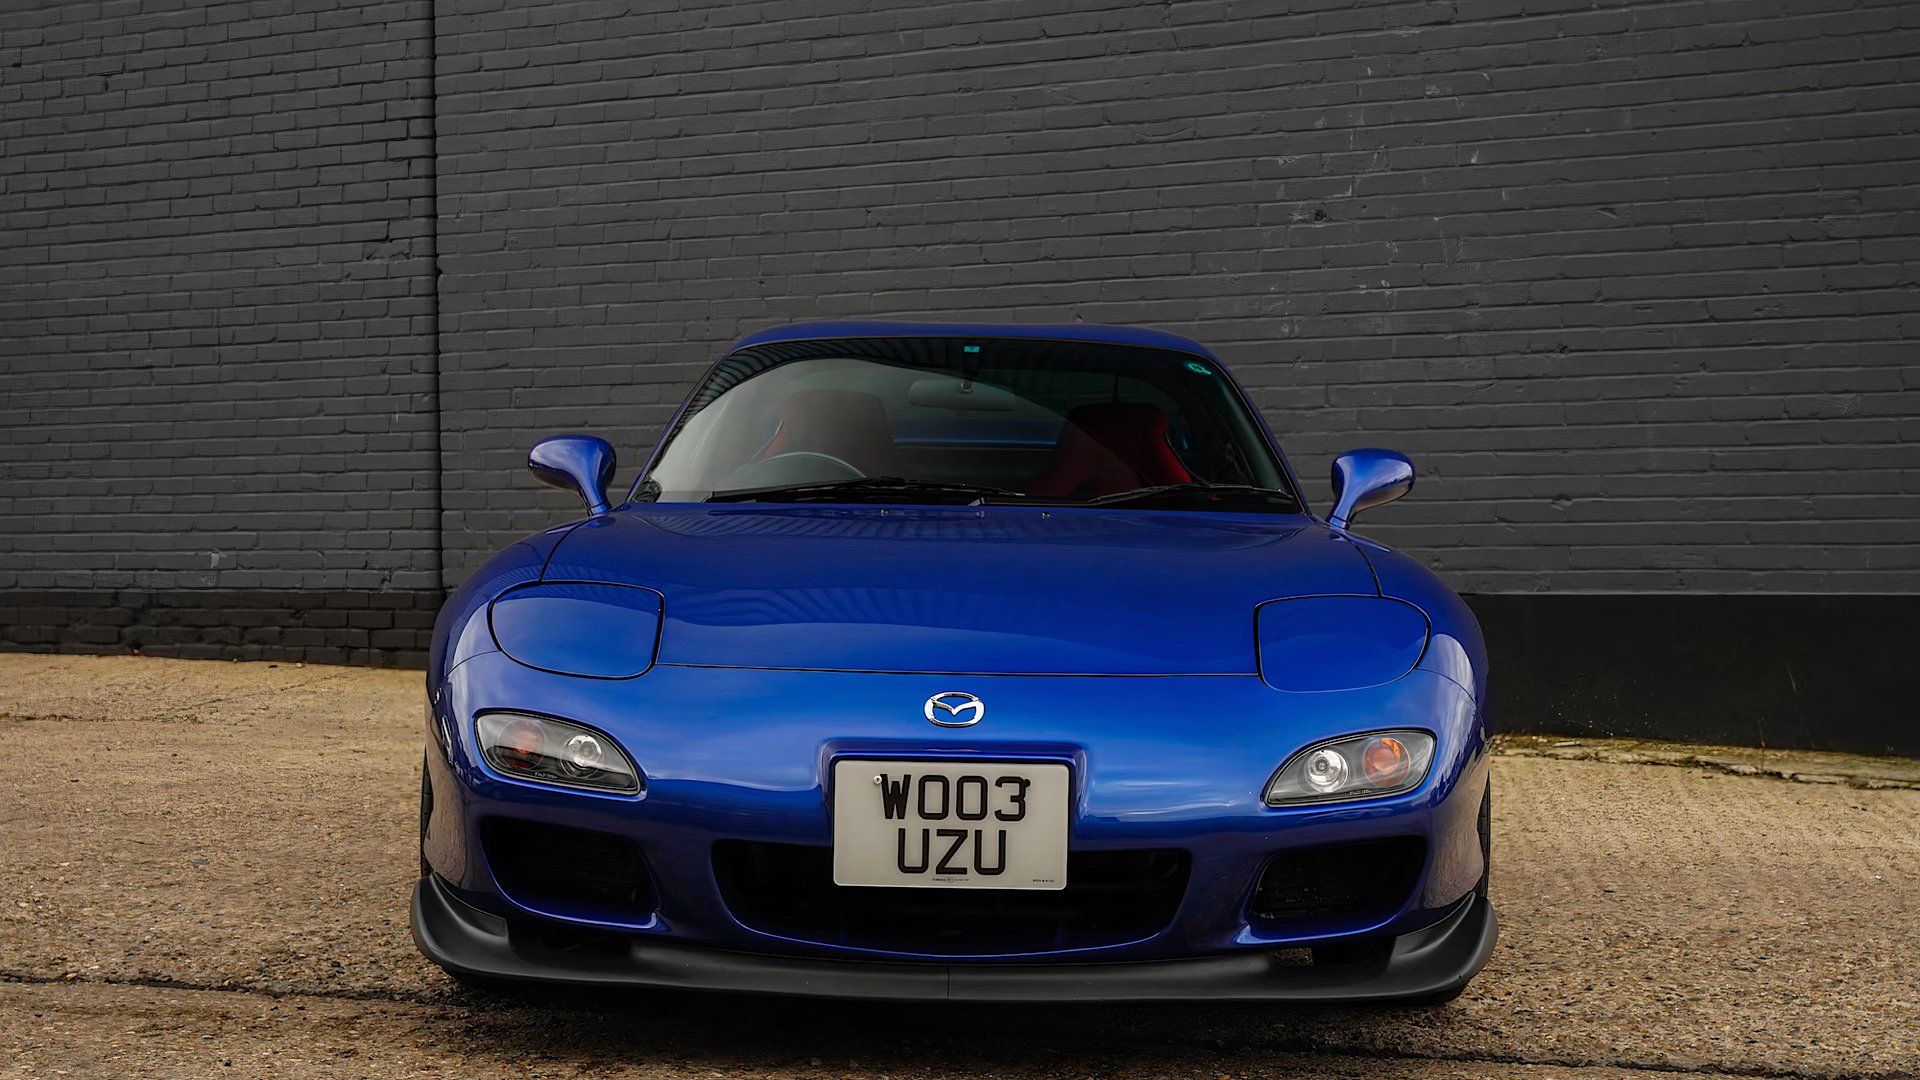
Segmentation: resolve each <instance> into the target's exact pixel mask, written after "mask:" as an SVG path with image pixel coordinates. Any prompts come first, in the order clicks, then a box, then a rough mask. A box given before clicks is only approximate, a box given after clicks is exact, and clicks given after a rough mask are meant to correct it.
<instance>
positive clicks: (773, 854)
mask: <svg viewBox="0 0 1920 1080" xmlns="http://www.w3.org/2000/svg"><path fill="white" fill-rule="evenodd" d="M1189 863H1190V859H1189V857H1188V855H1187V853H1186V852H1185V851H1182V850H1179V849H1177V848H1165V849H1155V850H1150V851H1087V852H1074V853H1071V854H1069V855H1068V857H1067V887H1066V888H1064V889H1060V890H1057V891H1051V892H1047V891H1039V890H1012V889H889V888H849V887H843V886H840V885H835V884H834V883H833V849H832V848H827V847H813V846H809V845H801V844H764V843H756V842H751V841H742V840H726V841H722V842H720V843H718V844H716V845H714V849H713V864H714V872H715V876H716V877H717V878H718V879H719V882H720V890H721V894H722V896H723V897H724V899H725V900H726V903H727V908H728V910H730V911H731V912H732V913H733V916H734V918H736V919H738V920H740V922H741V923H743V924H745V925H747V926H750V927H752V928H754V929H756V930H759V931H761V932H763V933H769V934H777V935H779V936H781V937H788V938H795V939H798V940H803V941H814V942H820V943H822V944H827V945H842V946H847V947H851V948H869V949H891V950H897V951H902V952H917V953H926V954H929V955H937V956H967V955H991V954H1006V953H1026V952H1049V951H1054V950H1060V949H1081V948H1091V947H1096V946H1101V945H1118V944H1121V943H1124V942H1129V941H1139V940H1140V939H1142V938H1148V937H1152V936H1153V935H1154V934H1157V933H1159V932H1160V931H1161V930H1164V929H1165V928H1166V926H1167V924H1168V923H1170V922H1172V921H1173V915H1174V912H1175V910H1176V909H1177V908H1178V907H1179V906H1180V898H1181V896H1182V895H1184V894H1185V892H1186V888H1187V870H1188V866H1189Z"/></svg>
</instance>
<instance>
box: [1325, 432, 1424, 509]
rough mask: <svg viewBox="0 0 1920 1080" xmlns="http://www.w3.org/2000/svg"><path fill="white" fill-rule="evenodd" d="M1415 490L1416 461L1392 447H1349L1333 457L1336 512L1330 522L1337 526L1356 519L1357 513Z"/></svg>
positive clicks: (1334, 504) (1334, 506) (1382, 504)
mask: <svg viewBox="0 0 1920 1080" xmlns="http://www.w3.org/2000/svg"><path fill="white" fill-rule="evenodd" d="M1412 490H1413V462H1411V461H1408V460H1407V456H1406V455H1405V454H1397V453H1394V452H1393V451H1392V450H1349V451H1347V452H1346V453H1344V454H1341V455H1340V456H1339V457H1337V458H1334V459H1333V513H1332V514H1330V515H1328V517H1327V522H1328V524H1330V525H1332V526H1333V527H1334V528H1336V529H1344V528H1346V527H1347V526H1348V525H1350V524H1352V523H1353V516H1354V515H1355V514H1358V513H1359V512H1360V511H1362V510H1371V509H1373V508H1374V507H1376V506H1384V505H1385V504H1387V503H1390V502H1392V501H1393V500H1395V499H1397V498H1399V497H1400V496H1402V495H1405V494H1406V493H1407V492H1409V491H1412Z"/></svg>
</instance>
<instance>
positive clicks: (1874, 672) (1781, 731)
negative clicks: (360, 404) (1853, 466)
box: [0, 589, 1920, 757]
mask: <svg viewBox="0 0 1920 1080" xmlns="http://www.w3.org/2000/svg"><path fill="white" fill-rule="evenodd" d="M441 599H442V598H441V595H440V594H439V593H438V592H434V591H420V592H306V591H273V590H261V591H238V590H225V589H205V590H182V591H176V592H150V591H141V590H131V589H128V590H113V591H68V592H23V591H15V592H6V591H0V649H8V650H15V651H18V650H29V651H35V652H72V653H121V652H136V651H137V652H140V653H143V654H145V655H148V656H179V657H190V658H203V659H230V658H238V659H243V660H304V661H309V662H312V663H329V664H371V665H376V666H386V667H422V666H424V665H425V663H426V655H427V648H428V643H429V639H430V637H431V635H432V631H433V619H434V615H435V613H436V611H437V610H438V608H439V606H440V602H441ZM1467 601H1468V603H1470V604H1471V605H1472V606H1473V609H1474V611H1475V612H1476V613H1477V614H1478V615H1479V617H1480V621H1481V625H1482V626H1483V627H1484V628H1485V630H1486V633H1487V642H1488V648H1489V650H1490V652H1491V653H1492V666H1493V688H1494V690H1493V705H1494V726H1495V728H1496V730H1501V731H1528V732H1538V733H1548V734H1566V735H1584V736H1592V737H1616V738H1646V739H1671V740H1676V741H1681V742H1708V743H1726V744H1732V745H1741V746H1771V747H1777V748H1780V749H1794V750H1843V751H1850V752H1854V753H1865V754H1902V755H1908V756H1916V757H1920V709H1916V708H1915V706H1914V702H1913V696H1914V695H1913V691H1912V689H1911V685H1912V680H1911V679H1910V678H1909V677H1908V675H1907V672H1906V671H1905V668H1904V665H1905V664H1907V663H1910V662H1913V659H1912V654H1913V653H1914V652H1915V645H1916V644H1917V643H1920V630H1916V627H1920V596H1703V595H1686V594H1642V595H1632V596H1587V595H1573V594H1564V593H1561V594H1555V593H1541V594H1502V595H1490V596H1470V597H1468V598H1467Z"/></svg>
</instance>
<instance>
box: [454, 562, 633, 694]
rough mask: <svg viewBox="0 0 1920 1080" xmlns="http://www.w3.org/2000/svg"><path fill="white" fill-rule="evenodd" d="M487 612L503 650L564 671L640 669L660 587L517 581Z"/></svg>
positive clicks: (614, 675) (594, 673)
mask: <svg viewBox="0 0 1920 1080" xmlns="http://www.w3.org/2000/svg"><path fill="white" fill-rule="evenodd" d="M487 618H488V620H489V621H490V622H491V624H492V627H493V640H494V641H495V642H496V643H497V644H498V645H499V646H500V651H501V652H503V653H506V654H507V656H508V657H510V658H512V659H513V660H515V661H517V662H519V663H522V664H525V665H527V666H528V667H531V668H539V669H540V670H542V671H552V672H557V673H559V674H561V675H579V676H583V677H585V678H590V679H631V678H633V677H634V676H636V675H644V674H646V671H647V669H648V668H650V667H652V666H653V654H654V651H655V649H656V648H657V647H658V645H659V642H660V594H659V593H657V592H654V591H653V590H652V589H642V588H638V587H636V586H632V585H608V584H603V583H599V582H591V581H541V582H534V583H532V584H529V585H516V586H514V587H513V588H511V589H508V590H507V591H506V592H503V593H501V594H500V595H499V596H497V597H495V598H494V600H493V604H492V605H491V606H490V607H489V608H488V613H487Z"/></svg>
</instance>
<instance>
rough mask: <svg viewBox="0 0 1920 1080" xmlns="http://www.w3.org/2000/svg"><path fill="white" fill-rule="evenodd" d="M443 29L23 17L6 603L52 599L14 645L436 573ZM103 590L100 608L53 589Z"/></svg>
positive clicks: (3, 555)
mask: <svg viewBox="0 0 1920 1080" xmlns="http://www.w3.org/2000/svg"><path fill="white" fill-rule="evenodd" d="M427 16H428V10H427V4H426V3H425V2H424V0H415V2H408V3H377V2H376V3H351V2H346V3H332V2H329V3H317V4H316V3H304V2H302V3H295V2H292V0H259V2H252V3H203V2H201V0H172V2H165V0H138V2H126V0H123V2H118V3H104V4H102V3H84V4H76V3H66V4H46V5H31V4H8V5H7V6H6V8H5V10H4V12H0V590H25V591H27V593H28V594H30V595H32V596H34V597H37V598H38V599H35V600H33V601H32V602H31V603H27V604H26V605H25V610H11V609H10V614H12V615H13V617H14V619H15V620H16V622H17V623H32V624H34V625H33V627H31V628H29V630H28V631H22V632H20V633H15V632H14V631H16V630H18V629H19V628H18V626H16V627H10V628H9V637H10V638H11V639H14V640H18V639H20V637H21V636H22V635H23V634H24V635H25V636H26V637H27V639H28V640H31V641H34V642H37V643H46V642H45V641H44V640H43V639H46V638H48V637H51V638H53V639H54V640H53V643H62V642H64V643H66V644H85V643H87V642H93V643H96V644H101V645H106V646H113V645H118V646H121V647H130V646H133V645H139V644H146V645H152V644H156V643H158V644H166V643H168V639H169V636H170V635H171V637H172V638H173V639H177V641H176V643H180V644H191V643H192V642H194V641H201V642H203V643H238V642H239V641H240V638H239V637H238V636H236V635H238V634H239V633H240V632H239V631H237V630H234V631H233V632H232V633H231V634H226V633H224V632H221V631H216V630H214V629H211V628H210V627H209V626H208V624H207V622H206V621H205V620H204V618H202V619H201V620H200V621H198V622H195V621H193V619H191V618H189V619H188V621H187V622H186V623H184V624H181V625H175V626H173V627H172V628H171V629H170V630H167V629H163V630H160V631H155V630H152V629H148V630H146V631H142V632H137V633H131V634H129V635H123V636H116V632H114V631H112V628H113V627H115V626H120V625H124V624H126V622H127V620H129V619H133V620H135V621H138V620H137V618H136V615H135V614H129V612H130V611H132V612H136V613H137V611H138V609H140V608H143V607H144V606H146V605H147V603H148V602H149V600H151V598H152V597H153V596H155V595H160V596H165V595H171V594H172V593H173V592H175V591H177V590H184V589H216V588H217V589H221V590H239V592H230V593H228V594H227V595H230V596H231V595H254V594H255V591H258V590H267V591H268V592H269V593H272V592H274V591H284V590H296V589H297V590H303V591H305V592H307V593H309V594H310V597H309V598H308V599H306V600H303V601H297V602H289V603H287V604H285V605H284V607H285V608H286V609H289V610H296V611H297V610H300V609H302V608H306V607H311V606H312V605H313V603H314V600H313V599H312V597H314V596H322V595H329V596H330V595H342V594H346V593H366V592H369V591H374V592H378V591H384V590H402V591H404V590H418V589H433V588H435V587H436V585H437V575H438V561H439V560H438V551H437V546H436V528H435V525H436V522H435V515H436V512H437V511H436V505H437V493H436V474H435V469H434V454H433V446H434V442H435V437H436V425H435V421H434V408H433V405H434V402H433V399H432V397H431V394H430V391H431V387H432V381H431V380H432V364H433V353H432V348H431V344H432V326H433V317H434V313H433V275H432V255H433V252H432V249H431V246H430V244H431V240H430V238H431V233H432V228H431V226H432V217H431V215H432V203H431V199H430V196H431V175H432V156H431V149H432V144H431V141H430V136H431V126H430V125H431V118H430V107H431V67H430V63H431V39H430V37H429V35H428V26H429V23H428V18H427ZM503 479H505V478H503ZM47 590H52V591H53V594H56V595H54V596H53V598H52V599H49V594H48V593H46V592H45V591H47ZM103 590H104V591H112V590H126V591H127V593H126V595H125V596H121V597H118V598H115V597H109V598H107V599H106V600H104V601H101V603H103V604H104V605H105V609H107V610H111V611H114V612H115V614H114V615H113V617H112V618H109V619H107V620H105V621H104V622H101V621H99V620H94V619H91V618H83V617H81V616H79V615H76V614H75V613H74V612H73V611H70V610H68V609H67V608H65V607H62V606H61V605H63V604H66V603H67V602H68V600H62V599H59V598H58V597H59V596H63V595H66V594H67V593H70V592H73V591H80V592H89V593H95V592H100V591H103ZM69 599H71V597H69ZM98 599H99V598H98V597H91V598H83V599H82V600H81V601H79V602H81V603H83V604H85V605H90V606H91V605H94V601H95V600H98ZM359 603H360V606H361V607H365V606H366V604H367V601H366V600H365V599H361V600H360V601H359ZM255 606H256V607H257V606H258V605H255ZM35 613H37V614H35ZM199 614H200V615H204V614H205V613H204V612H201V613H199ZM258 621H260V620H258V619H253V620H243V621H238V622H236V620H229V630H231V629H232V626H234V625H245V626H253V625H254V624H255V623H256V622H258ZM269 621H270V620H269ZM280 621H281V622H283V623H284V622H286V621H287V620H285V619H282V620H280ZM176 622H177V620H176ZM355 625H356V626H359V624H357V623H356V624H355ZM183 627H185V628H183ZM194 627H197V628H198V629H191V628H194ZM392 628H393V621H392V619H391V618H388V619H387V621H386V624H385V627H384V628H383V629H387V630H391V629H392ZM247 633H248V634H249V635H252V634H253V632H252V631H247ZM34 635H39V636H38V637H34ZM283 636H284V635H282V637H283ZM406 636H407V640H408V642H409V643H410V642H411V641H412V640H413V639H414V638H417V637H418V636H419V634H418V631H417V630H416V631H414V632H412V633H410V634H408V635H406ZM268 639H273V640H280V638H276V637H275V635H274V634H273V633H269V632H265V631H263V632H262V634H261V635H259V636H257V637H256V636H249V637H248V638H247V640H248V641H262V640H268ZM354 640H355V641H356V642H357V645H358V646H360V647H362V648H364V647H366V646H367V645H368V643H369V641H370V631H369V632H368V633H361V634H359V635H358V636H357V637H356V638H355V639H354ZM397 642H398V637H397V636H396V637H394V638H393V640H391V641H388V642H387V644H388V645H393V644H396V643H397ZM295 644H296V645H304V644H313V645H318V644H322V642H320V641H319V640H318V638H313V639H312V640H309V639H306V638H301V639H299V640H298V641H297V642H296V643H295ZM332 644H336V645H337V644H339V642H338V641H336V642H333V643H332ZM327 655H329V656H334V655H341V656H344V655H346V654H344V653H339V652H338V650H336V651H335V652H330V653H328V654H327Z"/></svg>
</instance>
